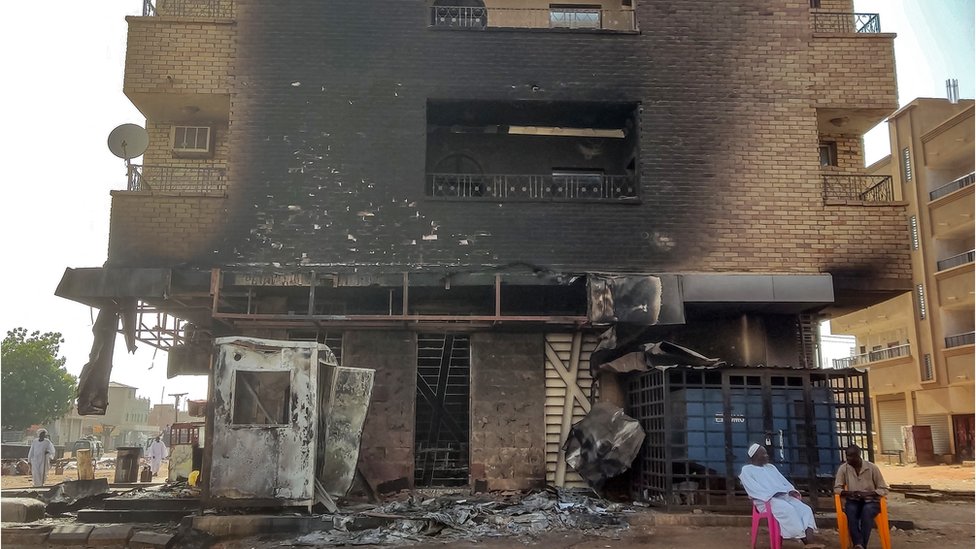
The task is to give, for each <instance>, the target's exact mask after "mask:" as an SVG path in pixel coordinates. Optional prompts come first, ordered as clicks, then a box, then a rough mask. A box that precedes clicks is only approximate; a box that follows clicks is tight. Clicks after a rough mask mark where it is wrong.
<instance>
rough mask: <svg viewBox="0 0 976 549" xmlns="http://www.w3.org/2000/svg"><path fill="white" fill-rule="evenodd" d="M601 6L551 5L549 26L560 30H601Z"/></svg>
mask: <svg viewBox="0 0 976 549" xmlns="http://www.w3.org/2000/svg"><path fill="white" fill-rule="evenodd" d="M600 16H601V11H600V6H599V5H585V4H550V5H549V26H550V27H552V28H558V29H599V28H601V27H602V22H601V17H600Z"/></svg>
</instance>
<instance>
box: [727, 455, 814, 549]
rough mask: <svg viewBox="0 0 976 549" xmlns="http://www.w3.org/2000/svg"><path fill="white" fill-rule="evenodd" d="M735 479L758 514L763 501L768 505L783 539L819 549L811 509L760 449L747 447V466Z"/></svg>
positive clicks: (762, 508)
mask: <svg viewBox="0 0 976 549" xmlns="http://www.w3.org/2000/svg"><path fill="white" fill-rule="evenodd" d="M739 480H740V481H742V487H743V488H745V490H746V493H747V494H749V498H751V499H752V501H753V503H755V505H756V508H757V509H759V511H760V512H762V511H765V502H767V501H768V502H770V505H771V506H772V507H773V516H774V517H776V521H777V522H778V523H779V531H780V535H781V536H783V539H798V540H800V541H802V542H803V545H804V546H805V547H806V549H814V548H822V547H823V544H822V543H819V542H818V541H817V540H816V539H815V537H814V536H815V534H816V532H817V524H816V522H815V521H814V518H813V510H812V509H810V507H809V506H808V505H807V504H805V503H803V500H801V499H800V493H799V492H798V491H797V490H796V488H795V487H794V486H793V485H792V484H790V482H789V481H788V480H786V477H784V476H783V474H782V473H780V472H779V469H777V468H776V466H775V465H773V464H771V463H769V455H768V454H767V453H766V449H765V448H764V447H762V446H761V445H759V444H753V445H752V446H750V447H749V464H748V465H745V466H743V467H742V471H741V472H740V473H739Z"/></svg>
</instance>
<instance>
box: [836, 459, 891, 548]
mask: <svg viewBox="0 0 976 549" xmlns="http://www.w3.org/2000/svg"><path fill="white" fill-rule="evenodd" d="M845 455H846V457H847V461H846V462H844V463H843V464H842V465H841V466H840V468H839V469H837V477H836V478H835V479H834V493H836V494H840V496H841V497H842V498H844V514H845V515H847V527H848V530H850V533H851V542H852V543H853V544H854V549H864V548H865V547H867V545H868V538H870V537H871V527H873V526H874V518H875V517H876V516H878V513H880V512H881V497H882V496H885V495H887V494H888V485H887V484H886V483H885V481H884V477H882V476H881V471H880V470H878V466H877V465H875V464H873V463H871V462H870V461H865V460H863V459H861V449H860V448H858V447H857V446H856V445H853V444H852V445H851V446H850V447H848V448H847V450H846V451H845Z"/></svg>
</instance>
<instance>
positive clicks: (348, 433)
mask: <svg viewBox="0 0 976 549" xmlns="http://www.w3.org/2000/svg"><path fill="white" fill-rule="evenodd" d="M332 362H333V363H332V364H329V363H328V362H325V361H323V362H322V364H321V366H320V369H319V376H320V377H319V388H320V389H319V409H318V414H319V416H318V417H319V422H318V426H319V433H318V441H319V443H318V445H319V447H318V450H317V454H318V455H317V464H316V471H317V474H316V477H317V478H318V480H319V482H320V483H321V484H322V486H323V487H325V490H326V492H328V493H329V495H331V496H333V497H342V496H344V495H346V492H348V491H349V488H350V487H351V486H352V483H353V480H354V479H355V476H356V464H357V463H358V462H359V443H360V440H361V439H362V433H363V424H365V423H366V414H367V412H368V411H369V401H370V398H371V397H372V394H373V378H374V374H375V371H374V370H370V369H367V368H348V367H344V366H335V365H334V362H335V361H334V360H333V361H332Z"/></svg>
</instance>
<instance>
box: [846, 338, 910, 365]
mask: <svg viewBox="0 0 976 549" xmlns="http://www.w3.org/2000/svg"><path fill="white" fill-rule="evenodd" d="M911 354H912V346H911V344H909V343H906V344H904V345H898V346H896V347H888V348H887V349H879V350H877V351H871V352H870V353H864V354H861V355H854V356H849V357H847V358H835V359H834V368H852V367H854V366H862V365H864V364H870V363H872V362H878V361H880V360H888V359H891V358H898V357H900V356H911Z"/></svg>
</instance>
